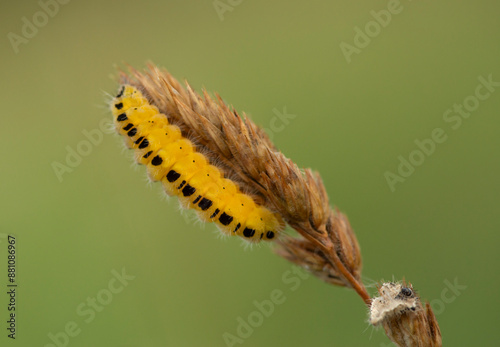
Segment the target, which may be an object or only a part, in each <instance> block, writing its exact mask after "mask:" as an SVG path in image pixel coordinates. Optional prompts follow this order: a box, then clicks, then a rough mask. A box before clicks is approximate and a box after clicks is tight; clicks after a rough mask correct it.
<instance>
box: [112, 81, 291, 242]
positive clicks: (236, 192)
mask: <svg viewBox="0 0 500 347" xmlns="http://www.w3.org/2000/svg"><path fill="white" fill-rule="evenodd" d="M111 109H112V113H113V118H114V122H115V126H116V130H117V131H118V133H119V134H121V135H123V136H124V138H125V143H126V144H127V146H128V147H129V148H132V149H134V150H135V157H136V161H137V162H138V163H140V164H144V165H146V167H147V170H148V174H149V176H150V177H151V179H152V180H154V181H161V182H162V184H163V186H164V188H165V190H166V192H167V193H168V194H169V195H176V196H178V197H179V199H180V201H181V204H182V205H183V206H185V207H188V208H193V209H195V210H196V211H197V212H198V216H199V217H200V219H202V220H204V221H210V222H215V223H216V224H217V226H218V227H219V229H221V230H222V232H224V233H225V234H230V235H238V236H242V237H244V238H245V239H246V240H249V241H252V242H259V241H260V240H272V239H274V238H275V237H276V235H277V234H278V233H279V232H280V231H282V230H283V229H284V222H283V220H282V219H281V217H280V216H279V215H278V214H275V213H272V212H271V211H270V210H268V209H267V208H266V207H264V206H261V205H258V204H256V203H255V202H254V201H253V199H252V198H251V197H250V196H249V195H247V194H244V193H242V192H241V191H240V189H239V188H238V186H237V185H236V184H235V183H234V182H233V181H231V180H229V179H226V178H224V175H223V174H222V172H221V171H220V170H219V169H218V168H217V167H215V166H213V165H211V164H210V163H209V162H208V160H207V158H206V157H205V156H204V155H202V154H201V153H199V152H197V151H196V148H195V147H194V145H193V144H192V143H191V141H189V140H188V139H186V138H185V137H183V136H182V134H181V131H180V129H179V127H177V126H175V125H172V124H169V122H168V118H167V116H166V115H164V114H162V113H160V112H159V111H158V108H157V107H156V106H154V105H151V104H150V103H149V101H148V100H147V99H146V98H145V97H144V96H143V95H142V93H141V92H140V91H139V90H138V89H136V88H135V87H132V86H130V85H123V86H121V88H120V92H119V93H118V95H117V96H116V98H114V100H113V102H112V105H111Z"/></svg>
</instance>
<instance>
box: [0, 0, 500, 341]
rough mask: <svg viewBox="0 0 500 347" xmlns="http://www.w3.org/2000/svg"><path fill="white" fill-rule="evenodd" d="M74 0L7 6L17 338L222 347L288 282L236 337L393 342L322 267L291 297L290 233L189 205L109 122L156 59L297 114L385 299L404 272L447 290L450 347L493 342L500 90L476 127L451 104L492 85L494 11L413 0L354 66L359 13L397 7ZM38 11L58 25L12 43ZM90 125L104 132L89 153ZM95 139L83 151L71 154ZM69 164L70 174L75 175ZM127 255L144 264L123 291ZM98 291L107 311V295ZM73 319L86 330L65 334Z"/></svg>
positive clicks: (428, 290)
mask: <svg viewBox="0 0 500 347" xmlns="http://www.w3.org/2000/svg"><path fill="white" fill-rule="evenodd" d="M42 3H46V4H53V1H52V2H51V1H49V0H46V2H43V1H42ZM58 4H59V5H58V8H57V9H56V8H55V7H54V6H53V5H51V6H52V7H48V10H47V9H46V10H43V7H44V6H43V5H40V4H39V3H38V2H37V1H34V0H33V1H22V2H15V3H14V2H9V3H7V2H6V1H4V2H2V4H1V5H0V6H1V11H0V34H1V36H2V37H3V38H2V39H1V40H0V46H1V48H0V49H1V53H0V56H1V59H2V60H1V61H2V65H1V68H0V76H1V84H0V101H1V103H2V112H1V113H2V129H3V131H2V146H1V147H0V156H1V158H2V160H3V164H2V169H1V171H0V182H1V183H0V185H1V200H0V204H1V209H0V228H1V229H0V233H1V235H0V285H1V286H2V288H1V293H2V294H1V296H0V303H1V305H0V318H1V319H0V321H1V322H2V323H0V326H1V327H2V328H1V330H0V331H2V333H1V336H0V341H1V343H0V344H1V345H2V346H11V345H12V346H15V345H17V346H47V345H50V344H51V343H53V342H51V339H50V334H54V335H55V336H58V338H59V341H60V342H59V345H61V346H63V345H68V346H119V347H136V346H137V347H138V346H153V347H156V346H226V345H228V344H226V343H225V342H224V339H223V336H224V334H225V333H228V334H232V335H234V336H238V332H237V328H238V324H239V323H238V317H242V319H244V320H247V317H248V316H249V315H250V314H251V313H252V312H254V311H255V310H256V308H255V306H254V303H253V302H254V300H257V301H259V302H261V301H263V300H266V299H269V298H270V296H271V293H272V292H273V291H274V290H280V291H282V292H283V295H284V296H285V297H286V300H285V302H284V303H283V304H281V305H277V306H276V307H275V309H274V312H273V313H272V314H271V315H270V316H269V317H266V318H265V319H264V321H263V322H262V324H260V325H259V326H258V327H256V328H254V330H253V332H251V333H248V335H249V336H248V337H246V338H243V339H242V341H239V342H242V344H241V343H236V344H235V345H236V346H239V345H243V346H283V345H286V346H306V345H307V346H310V345H311V346H389V345H390V343H389V341H388V339H387V338H386V337H385V335H384V333H383V331H381V330H374V329H372V328H371V327H369V326H368V324H367V322H366V320H367V316H366V308H365V307H364V306H363V304H362V302H361V300H360V299H359V297H357V296H356V294H355V293H354V292H352V291H349V290H347V289H343V288H338V287H332V286H329V285H327V284H325V283H323V282H321V281H319V280H317V279H316V278H313V277H312V276H311V277H309V278H307V279H304V280H298V281H296V282H294V283H298V285H299V287H297V289H296V290H295V291H293V290H292V287H293V288H296V287H295V285H292V284H290V283H289V282H287V280H286V278H288V280H290V278H289V277H287V276H290V273H289V271H290V269H291V265H290V264H289V263H287V262H286V261H284V260H282V259H281V258H278V257H277V256H276V255H274V254H273V252H272V247H269V246H263V247H257V248H253V249H252V250H248V249H247V250H245V249H244V247H242V246H241V242H240V240H239V239H228V240H224V241H223V240H220V239H218V238H217V236H216V235H217V234H216V233H215V232H214V229H215V227H214V226H213V225H205V226H202V225H200V224H199V223H196V222H194V221H193V219H192V215H190V214H189V213H179V211H178V206H177V202H176V201H175V199H171V200H170V201H168V202H166V201H165V200H164V199H163V198H162V195H161V187H160V186H159V185H158V184H155V185H153V186H148V184H147V183H146V181H145V179H144V177H145V172H144V169H143V168H136V167H135V166H134V165H132V161H131V160H130V153H128V152H126V151H124V150H123V145H122V144H121V139H119V138H118V137H117V136H115V135H114V134H109V133H104V132H103V130H100V129H101V126H100V124H102V123H101V122H105V121H103V120H107V119H110V114H109V112H108V109H107V104H106V95H105V93H111V94H114V93H115V91H116V90H117V84H116V82H115V80H114V78H113V76H115V75H116V66H123V65H122V63H123V62H124V61H126V62H128V63H130V64H131V65H133V66H134V67H137V68H142V67H144V66H145V63H146V62H147V61H148V60H151V61H153V62H155V63H156V64H158V65H160V66H163V67H166V68H167V69H169V71H170V72H172V73H173V74H174V76H176V77H177V78H179V79H184V78H186V79H187V80H189V82H190V83H191V84H192V85H193V86H194V87H195V88H196V89H197V90H200V89H201V88H203V87H205V88H207V89H208V90H209V91H217V92H219V93H220V94H221V95H222V97H223V98H224V99H225V100H227V101H228V102H229V103H231V104H233V105H234V106H235V108H236V109H237V110H241V111H246V112H247V113H248V114H249V115H250V116H251V117H252V119H253V120H254V121H255V122H256V123H258V124H260V125H262V126H263V127H269V125H270V122H271V120H272V119H273V117H276V114H275V112H276V111H275V110H279V111H280V112H282V111H283V109H284V108H286V111H287V112H288V113H289V114H293V115H296V117H295V118H293V119H291V120H290V122H289V123H288V124H286V125H285V126H284V128H283V130H282V131H276V132H274V133H273V134H272V136H273V138H274V141H275V143H276V145H277V146H278V147H279V148H280V149H281V150H282V151H283V153H285V155H287V156H288V157H290V158H293V160H295V161H296V162H297V163H298V164H299V165H300V166H304V167H312V168H314V169H315V170H318V171H319V172H320V173H321V175H322V177H323V180H324V182H325V184H326V187H327V190H328V192H329V196H330V200H331V201H330V203H331V204H332V205H333V204H334V205H336V206H338V207H339V208H340V209H341V210H342V211H344V212H345V213H347V215H348V216H349V218H350V221H351V223H352V225H353V227H354V229H355V231H356V233H357V236H358V239H359V242H360V244H361V247H362V254H363V260H364V271H363V275H364V282H365V283H366V284H367V285H370V286H371V287H370V291H371V292H374V291H375V288H374V283H375V282H376V281H379V280H382V279H385V280H391V279H393V278H395V279H402V278H403V277H404V278H406V279H407V280H410V281H411V282H412V283H413V284H414V286H415V287H416V288H417V289H418V290H419V292H420V293H421V295H422V297H423V298H424V299H427V300H430V301H431V302H432V303H433V307H434V308H435V310H436V314H437V318H438V321H439V323H440V327H441V330H442V334H443V340H444V342H445V345H447V346H496V345H497V343H498V340H499V338H498V335H497V331H498V323H499V320H498V311H499V309H500V302H499V299H498V287H499V285H500V279H499V277H498V276H497V275H496V273H497V267H498V265H499V260H500V259H499V253H498V243H499V236H498V235H499V234H498V231H499V226H500V217H499V214H498V206H499V203H498V198H499V193H500V183H499V181H498V174H499V168H500V163H499V160H498V149H499V146H500V140H499V136H498V133H499V125H500V121H499V118H498V116H499V113H498V112H499V109H500V88H499V90H495V91H493V92H492V93H490V96H489V98H487V99H486V100H481V101H480V102H479V106H478V108H477V110H475V111H474V112H471V114H470V116H468V117H467V118H465V119H463V123H462V124H461V126H460V127H459V128H458V129H452V127H451V126H452V125H453V124H455V123H454V122H453V123H449V122H446V121H445V120H444V119H443V114H444V113H445V111H446V110H447V109H449V108H451V107H453V105H454V104H461V103H463V101H464V99H465V98H467V97H468V96H471V95H474V92H475V89H476V87H477V86H478V85H479V80H478V77H479V76H484V77H487V76H488V75H489V74H492V78H493V80H496V81H500V64H499V63H498V62H499V61H500V45H499V42H500V40H499V37H500V26H499V22H498V12H499V10H500V5H499V4H498V3H496V2H493V1H486V0H483V1H475V2H470V1H462V0H460V1H451V0H447V1H440V2H434V3H431V2H428V1H406V0H402V1H401V2H400V5H399V6H398V7H397V8H399V9H400V12H399V13H398V14H394V15H392V18H391V21H390V23H388V24H387V25H386V26H385V27H381V28H380V32H379V33H378V34H376V35H375V34H373V32H372V34H373V37H372V38H371V39H370V42H369V43H365V47H364V48H362V49H360V51H358V52H357V53H355V54H352V55H351V56H350V57H349V59H350V62H348V61H347V59H346V56H345V54H343V52H342V49H341V44H342V42H344V43H346V44H349V45H354V39H355V35H356V27H359V28H361V30H363V31H364V30H365V29H364V28H365V25H367V23H369V22H372V21H374V15H373V13H372V12H371V11H375V12H379V11H381V10H385V9H387V8H388V3H387V1H369V2H363V3H353V2H349V1H346V0H344V1H336V2H326V1H317V0H315V1H273V2H269V1H263V0H256V1H236V0H232V1H230V0H221V1H218V2H214V1H213V0H207V1H189V2H188V1H180V0H176V1H173V0H169V1H164V2H159V1H158V2H156V1H142V2H139V1H120V2H112V1H76V0H75V1H70V2H68V3H66V4H60V3H58ZM216 6H217V8H218V10H217V9H216ZM40 11H49V12H52V15H53V16H48V15H47V16H45V17H44V15H40V14H37V13H39V12H40ZM55 12H57V13H55ZM33 16H35V17H36V18H33ZM24 17H26V20H27V21H29V22H31V23H33V20H35V21H38V23H39V24H40V27H38V28H36V32H35V33H34V32H33V30H32V32H30V31H29V29H25V31H26V30H28V31H27V32H25V34H28V35H29V36H32V37H29V38H26V37H25V38H24V40H23V42H22V43H19V41H18V44H13V43H12V42H11V40H13V38H14V37H15V36H13V35H14V34H15V35H19V37H22V36H23V26H24V25H27V24H25V23H26V22H23V18H24ZM44 18H47V19H48V20H47V23H44ZM42 24H43V25H42ZM369 27H370V25H369ZM371 30H376V26H375V27H373V28H371ZM10 33H13V34H10ZM14 41H15V40H14ZM16 51H17V52H16ZM435 128H442V129H443V130H444V131H445V132H446V134H447V140H446V141H445V142H444V143H442V144H438V145H437V147H436V149H435V152H434V153H432V154H431V155H429V156H427V157H426V158H425V161H424V163H423V164H422V165H420V166H418V167H416V168H415V171H414V172H413V173H412V174H411V175H410V176H409V177H407V178H406V179H405V181H404V182H400V183H397V184H396V185H395V191H391V189H390V188H389V185H388V183H387V181H386V178H385V177H384V174H385V173H386V172H388V171H390V172H392V173H395V174H397V170H398V165H399V159H398V157H399V156H400V155H401V156H403V157H404V158H408V157H409V155H410V153H411V152H412V151H414V150H415V149H417V147H416V145H415V140H422V139H425V138H429V137H430V136H431V133H432V131H433V129H435ZM85 131H86V132H91V133H94V134H95V132H98V133H100V134H101V135H102V140H101V141H98V140H96V141H95V145H92V146H91V148H90V149H89V148H85V144H84V143H85V141H86V139H87V138H86V136H85ZM95 136H96V139H99V136H98V135H95ZM77 150H80V151H86V153H85V155H84V156H82V158H81V160H80V161H78V160H76V161H74V162H71V165H73V166H74V167H71V166H70V165H69V162H67V156H68V153H69V152H71V151H77ZM54 165H56V166H57V165H65V166H67V168H68V169H70V170H71V172H64V173H63V174H62V175H61V174H60V175H59V177H58V175H57V174H56V171H55V170H54ZM9 234H12V235H15V236H16V237H17V245H18V253H17V254H18V268H17V271H18V280H19V288H18V298H17V300H18V311H17V314H18V316H17V319H18V331H17V334H18V335H17V338H16V340H15V341H12V340H10V339H8V338H7V337H6V320H7V319H8V312H7V309H6V307H7V300H8V297H7V295H6V294H4V292H5V291H6V282H5V280H6V276H7V274H6V256H7V253H6V246H7V244H6V235H9ZM122 269H125V272H126V273H127V274H128V275H130V276H135V278H134V279H133V280H129V281H128V284H127V286H126V287H124V288H123V290H122V291H120V292H119V293H115V294H113V295H112V297H109V296H107V292H106V290H108V286H109V284H110V280H112V279H113V277H114V275H113V273H112V271H113V270H114V271H117V272H121V271H122ZM283 276H285V280H284V279H283ZM294 276H295V275H294ZM291 277H293V276H291ZM450 283H451V285H452V284H453V283H458V284H459V285H460V287H456V286H455V287H454V288H452V289H450ZM113 285H115V286H118V285H117V284H116V283H114V282H113ZM113 288H115V287H113ZM99 295H100V296H99ZM96 296H99V298H100V300H101V301H105V302H106V305H99V303H97V305H98V306H96V308H91V307H92V306H89V305H90V304H89V303H88V302H87V300H88V298H95V297H96ZM82 305H83V306H82ZM78 308H80V310H84V309H85V310H90V311H91V312H94V315H93V316H92V314H91V313H88V314H85V315H83V314H82V313H81V311H78ZM79 312H80V313H79ZM90 318H92V319H90ZM85 319H87V320H89V322H86V321H85ZM70 322H74V324H76V325H77V326H78V328H74V327H72V328H71V323H70ZM68 323H70V331H72V332H73V334H74V335H75V334H76V333H75V332H74V331H78V334H77V335H76V336H72V337H70V338H68V341H66V340H65V338H64V337H61V336H62V335H61V332H62V331H64V330H65V329H66V328H67V326H68ZM74 329H76V330H74Z"/></svg>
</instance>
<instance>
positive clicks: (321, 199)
mask: <svg viewBox="0 0 500 347" xmlns="http://www.w3.org/2000/svg"><path fill="white" fill-rule="evenodd" d="M129 70H130V74H127V73H124V72H121V80H122V82H123V83H128V84H131V85H132V86H134V87H136V88H138V89H139V90H140V91H141V92H142V93H143V94H144V95H145V96H146V97H147V98H148V99H149V100H150V102H151V103H152V104H153V105H155V106H156V107H158V109H159V110H160V111H161V112H162V113H164V114H166V115H167V116H168V118H169V122H171V123H173V124H175V125H177V126H179V127H180V128H181V130H182V133H183V135H184V136H186V137H188V138H189V139H190V140H192V141H193V142H194V143H195V145H196V147H197V149H198V150H199V151H200V152H202V153H203V154H205V155H206V156H207V157H208V158H209V159H210V161H211V162H212V163H217V166H218V167H219V168H221V169H222V170H223V171H224V174H225V176H226V177H229V178H230V179H232V180H233V181H235V182H236V183H237V184H238V185H239V186H240V189H241V190H242V191H244V192H245V193H247V194H250V195H251V196H252V197H253V198H254V200H255V201H256V202H257V203H259V204H262V205H264V206H266V207H267V208H269V209H270V210H272V211H275V212H278V213H279V214H281V216H282V217H283V219H284V220H285V221H286V222H287V223H288V224H289V225H290V226H291V227H292V228H294V229H295V230H296V231H297V232H298V233H299V234H300V235H301V236H300V237H298V238H295V237H291V236H288V235H282V236H281V238H280V239H279V240H277V241H276V242H277V244H278V247H277V250H276V252H277V254H278V255H280V256H282V257H283V258H285V259H287V260H289V261H291V262H293V263H295V264H297V265H299V266H301V267H303V268H305V269H306V270H308V271H310V272H311V273H313V274H314V275H315V276H317V277H319V278H320V279H322V280H324V281H325V282H328V283H330V284H333V285H338V286H344V287H348V288H352V289H353V290H354V291H355V292H356V293H357V294H358V295H359V296H360V297H361V299H362V300H363V302H364V303H365V304H366V305H367V307H369V308H370V323H371V324H372V325H375V326H377V325H382V326H383V327H384V329H385V332H386V334H387V336H388V337H389V338H390V339H391V340H392V341H393V342H394V343H395V344H397V345H398V346H441V345H442V344H441V333H440V330H439V326H438V324H437V321H436V318H435V316H434V314H433V312H432V310H431V308H430V306H429V304H426V306H425V308H424V307H423V306H422V303H421V302H420V299H419V297H418V296H417V295H416V294H415V292H414V291H413V290H412V288H409V287H407V286H406V284H398V283H396V284H395V283H384V284H383V285H381V286H380V287H379V293H380V297H378V298H373V299H372V298H371V297H370V295H369V294H368V292H367V290H366V288H365V287H364V285H363V283H362V281H361V266H362V262H361V253H360V248H359V245H358V241H357V239H356V235H355V234H354V232H353V230H352V228H351V226H350V224H349V221H348V219H347V217H346V216H345V215H344V214H342V213H341V212H339V211H338V210H333V209H331V208H330V205H329V202H328V196H327V193H326V190H325V187H324V185H323V182H322V180H321V178H320V176H319V174H318V173H315V172H313V171H312V170H310V169H300V168H299V167H298V166H297V165H296V164H295V163H293V162H292V161H291V160H290V159H288V158H286V157H285V156H284V155H283V154H282V153H281V152H280V151H278V150H277V149H276V148H275V147H274V145H273V144H272V142H271V141H270V139H269V138H268V136H267V135H266V134H265V132H264V131H263V130H262V129H261V128H259V127H258V126H256V125H255V124H254V123H253V122H252V121H251V120H250V119H249V118H247V117H246V115H245V114H244V113H242V114H239V113H237V112H236V111H235V110H234V109H232V108H230V107H228V106H227V105H226V104H225V103H224V102H223V101H222V99H221V98H220V97H219V96H218V95H216V97H215V100H214V99H213V98H211V97H210V96H209V95H208V94H207V92H206V91H203V97H202V96H200V95H198V94H197V93H196V92H194V91H193V89H192V88H191V87H190V86H189V85H188V84H187V83H186V87H183V86H182V85H181V84H180V83H179V82H178V81H177V80H176V79H174V78H173V77H172V76H171V75H170V74H169V73H168V72H167V71H165V70H161V69H159V68H157V67H156V66H154V65H153V64H149V65H148V70H146V71H145V72H140V71H137V70H135V69H133V68H132V67H129ZM389 289H390V290H389ZM410 293H411V295H408V294H410ZM410 296H411V297H410ZM409 302H410V303H409Z"/></svg>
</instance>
